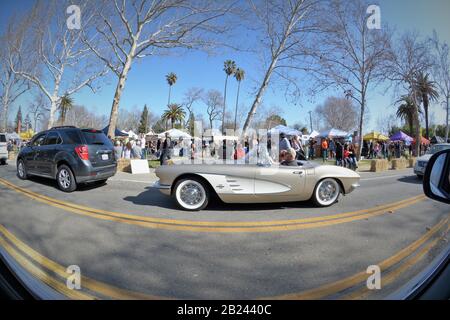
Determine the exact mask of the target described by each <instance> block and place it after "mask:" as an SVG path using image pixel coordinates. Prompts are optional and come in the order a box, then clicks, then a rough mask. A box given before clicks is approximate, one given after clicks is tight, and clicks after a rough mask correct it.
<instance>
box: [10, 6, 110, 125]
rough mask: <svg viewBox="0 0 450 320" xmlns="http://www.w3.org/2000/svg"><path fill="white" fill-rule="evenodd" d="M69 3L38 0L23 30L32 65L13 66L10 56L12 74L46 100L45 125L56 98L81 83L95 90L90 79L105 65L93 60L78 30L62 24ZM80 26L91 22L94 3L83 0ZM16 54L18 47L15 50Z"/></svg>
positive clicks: (52, 117)
mask: <svg viewBox="0 0 450 320" xmlns="http://www.w3.org/2000/svg"><path fill="white" fill-rule="evenodd" d="M70 4H71V1H69V0H62V1H61V0H52V1H48V2H38V3H37V4H36V5H35V7H34V8H33V9H32V11H31V13H30V16H29V17H28V18H27V20H29V21H33V23H32V25H31V26H30V27H29V28H27V30H26V31H25V32H26V34H27V36H28V39H27V41H28V42H29V43H31V44H32V45H34V51H35V53H36V57H35V59H34V62H35V63H36V68H35V69H34V70H33V71H28V70H25V69H22V68H20V67H16V66H15V65H14V63H13V61H12V59H10V67H11V68H12V70H13V72H14V74H16V75H19V76H21V77H23V78H25V79H27V80H28V81H29V82H31V83H33V84H34V85H35V86H36V87H37V88H38V89H39V90H40V91H42V93H43V94H44V95H45V96H46V97H47V98H48V100H49V102H50V115H49V119H48V127H49V128H50V127H52V126H53V125H54V123H55V121H56V112H57V109H58V104H59V101H60V100H61V97H62V96H64V95H69V96H70V95H72V94H74V93H76V92H78V91H80V90H81V89H83V88H84V87H89V88H90V89H91V90H92V91H94V92H95V89H96V88H95V87H94V81H95V80H96V79H97V78H99V77H101V76H103V75H105V74H106V72H107V69H106V68H105V67H104V66H103V65H102V64H99V63H98V61H96V63H93V61H92V59H91V56H92V54H91V52H90V50H89V49H88V48H87V47H86V46H85V45H84V44H83V42H82V41H81V31H79V30H70V29H69V28H68V27H67V25H66V19H67V17H66V16H65V12H66V11H65V9H66V8H67V7H68V6H69V5H70ZM80 5H81V12H83V27H87V26H88V25H89V23H91V21H92V20H91V19H92V16H93V13H94V12H95V10H94V7H95V5H94V3H93V2H88V1H84V2H82V4H80ZM15 54H16V55H18V56H19V57H20V56H21V55H22V54H23V52H22V50H16V52H15Z"/></svg>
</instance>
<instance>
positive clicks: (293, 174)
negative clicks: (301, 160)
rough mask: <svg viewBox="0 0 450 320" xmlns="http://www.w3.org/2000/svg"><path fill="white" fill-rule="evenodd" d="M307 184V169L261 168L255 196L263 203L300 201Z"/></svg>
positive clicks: (287, 167) (258, 172)
mask: <svg viewBox="0 0 450 320" xmlns="http://www.w3.org/2000/svg"><path fill="white" fill-rule="evenodd" d="M305 182H306V169H305V168H303V167H301V166H298V167H291V166H282V165H272V166H265V167H264V166H261V167H259V168H258V169H257V171H256V175H255V196H256V198H257V199H258V201H262V202H281V201H283V200H284V201H296V200H300V199H301V198H302V193H303V191H304V189H305Z"/></svg>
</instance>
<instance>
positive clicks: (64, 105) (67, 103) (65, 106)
mask: <svg viewBox="0 0 450 320" xmlns="http://www.w3.org/2000/svg"><path fill="white" fill-rule="evenodd" d="M72 107H73V98H72V97H70V96H69V95H67V94H65V95H64V96H62V97H61V101H60V102H59V110H60V112H61V114H60V122H61V125H62V126H63V125H64V122H65V121H66V115H67V112H68V111H69V110H70V109H71V108H72Z"/></svg>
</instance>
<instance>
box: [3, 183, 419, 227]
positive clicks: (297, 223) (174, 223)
mask: <svg viewBox="0 0 450 320" xmlns="http://www.w3.org/2000/svg"><path fill="white" fill-rule="evenodd" d="M0 184H2V185H4V186H5V187H7V188H9V189H11V190H14V191H16V192H18V193H20V194H23V195H25V196H27V197H29V198H31V199H34V200H37V201H39V202H42V203H45V204H47V205H50V206H53V207H56V208H60V209H63V210H64V211H67V212H72V213H75V214H79V215H83V216H89V217H92V218H96V219H101V220H108V221H113V222H120V223H125V224H130V225H136V226H140V227H145V228H152V229H163V230H172V231H191V232H220V233H233V232H234V233H236V232H275V231H291V230H302V229H313V228H321V227H327V226H332V225H337V224H342V223H348V222H353V221H358V220H362V219H367V218H370V217H375V216H379V215H383V214H386V213H392V212H393V211H395V210H398V209H401V208H405V207H408V206H411V205H413V204H415V203H417V202H420V201H423V200H425V199H426V197H425V196H424V195H419V196H416V197H412V198H409V199H404V200H401V201H397V202H393V203H389V204H386V205H382V206H377V207H374V208H370V209H363V210H358V211H353V212H347V213H339V214H333V215H327V216H321V217H313V218H302V219H292V220H276V221H247V222H239V221H234V222H214V221H191V220H176V219H160V218H152V217H144V216H138V215H130V214H125V213H119V212H112V211H106V210H99V209H94V208H90V207H86V206H81V205H77V204H74V203H70V202H66V201H62V200H58V199H54V198H51V197H47V196H44V195H41V194H38V193H35V192H32V191H30V190H27V189H24V188H21V187H18V186H16V185H14V184H12V183H11V182H9V181H6V180H4V179H0Z"/></svg>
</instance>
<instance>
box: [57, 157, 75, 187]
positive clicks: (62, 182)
mask: <svg viewBox="0 0 450 320" xmlns="http://www.w3.org/2000/svg"><path fill="white" fill-rule="evenodd" d="M56 181H57V182H58V187H59V189H61V190H62V191H64V192H73V191H75V189H76V188H77V183H76V181H75V176H74V175H73V173H72V170H71V169H70V168H69V167H68V166H66V165H65V164H63V165H61V166H59V167H58V173H57V174H56Z"/></svg>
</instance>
